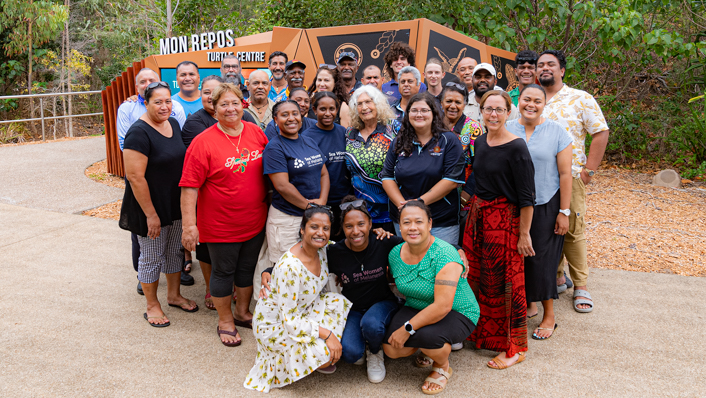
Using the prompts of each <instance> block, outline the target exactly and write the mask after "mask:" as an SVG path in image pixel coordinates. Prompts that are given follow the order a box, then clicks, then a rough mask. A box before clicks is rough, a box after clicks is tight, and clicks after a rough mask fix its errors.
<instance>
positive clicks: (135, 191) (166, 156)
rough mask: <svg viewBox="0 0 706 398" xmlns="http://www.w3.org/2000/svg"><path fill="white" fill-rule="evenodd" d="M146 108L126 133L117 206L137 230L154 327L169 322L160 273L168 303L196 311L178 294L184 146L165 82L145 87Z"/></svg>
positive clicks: (123, 218)
mask: <svg viewBox="0 0 706 398" xmlns="http://www.w3.org/2000/svg"><path fill="white" fill-rule="evenodd" d="M145 106H146V107H147V112H145V114H144V115H142V117H140V119H139V120H138V121H136V122H135V123H133V125H132V126H131V127H130V129H129V130H128V132H127V134H126V135H125V147H124V150H123V159H124V163H125V174H126V176H127V180H128V184H126V186H125V196H124V197H123V204H122V208H121V210H120V223H119V225H120V228H123V229H127V230H129V231H130V232H132V233H134V234H136V235H138V237H137V240H138V242H139V244H140V258H139V263H138V271H137V278H138V279H139V281H140V282H141V283H142V290H143V291H144V292H145V298H146V299H147V312H145V313H144V318H145V320H147V322H149V324H150V325H152V326H154V327H166V326H169V325H170V323H169V319H167V317H166V315H164V312H163V311H162V307H161V305H160V303H159V300H157V286H158V285H159V275H160V273H164V274H166V277H167V302H168V303H169V306H171V307H177V308H180V309H182V310H184V311H186V312H195V311H198V309H199V307H198V306H197V305H196V303H195V302H194V301H193V300H187V299H186V298H184V297H183V296H182V295H181V293H180V290H179V288H180V282H179V279H180V274H181V269H182V266H183V262H184V251H183V248H182V246H181V208H180V204H179V200H180V196H181V189H180V188H179V180H180V179H181V170H182V167H183V165H184V155H185V154H186V146H184V142H183V141H182V138H181V129H180V128H179V123H178V122H177V121H176V119H174V118H171V117H169V115H170V114H171V113H172V98H171V91H170V89H169V85H168V84H167V83H165V82H155V83H152V84H150V85H149V86H147V89H145Z"/></svg>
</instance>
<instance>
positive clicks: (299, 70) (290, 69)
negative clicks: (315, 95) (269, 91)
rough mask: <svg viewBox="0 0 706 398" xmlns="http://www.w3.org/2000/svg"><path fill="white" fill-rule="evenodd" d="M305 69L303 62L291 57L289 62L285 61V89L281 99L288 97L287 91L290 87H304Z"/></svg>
mask: <svg viewBox="0 0 706 398" xmlns="http://www.w3.org/2000/svg"><path fill="white" fill-rule="evenodd" d="M305 69H306V65H304V63H303V62H301V61H297V60H296V59H293V60H291V61H289V62H287V65H286V66H285V67H284V78H285V79H286V80H287V91H286V93H285V95H284V97H283V98H282V101H285V100H287V99H288V98H289V92H290V90H292V89H295V88H297V87H304V89H306V87H305V86H304V70H305Z"/></svg>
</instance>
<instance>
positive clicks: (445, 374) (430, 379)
mask: <svg viewBox="0 0 706 398" xmlns="http://www.w3.org/2000/svg"><path fill="white" fill-rule="evenodd" d="M431 370H432V371H433V372H436V373H438V374H440V375H441V376H442V377H431V376H429V377H427V378H426V379H424V381H428V382H429V383H434V384H436V385H437V386H440V387H441V388H439V389H437V390H434V391H430V390H425V389H423V388H422V389H421V390H422V392H423V393H424V394H426V395H436V394H439V393H441V392H443V391H444V390H445V389H446V386H447V385H448V384H449V379H451V375H453V373H454V370H453V369H451V366H449V370H448V372H447V371H445V370H444V369H441V368H431ZM444 379H446V382H445V383H444V384H441V383H442V382H444ZM422 385H423V384H422Z"/></svg>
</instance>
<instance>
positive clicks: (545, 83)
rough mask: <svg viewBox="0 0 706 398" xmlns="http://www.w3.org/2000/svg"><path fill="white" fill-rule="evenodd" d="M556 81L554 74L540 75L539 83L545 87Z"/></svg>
mask: <svg viewBox="0 0 706 398" xmlns="http://www.w3.org/2000/svg"><path fill="white" fill-rule="evenodd" d="M554 83H555V80H554V75H551V77H541V76H540V77H539V84H541V85H542V86H543V87H549V86H553V85H554Z"/></svg>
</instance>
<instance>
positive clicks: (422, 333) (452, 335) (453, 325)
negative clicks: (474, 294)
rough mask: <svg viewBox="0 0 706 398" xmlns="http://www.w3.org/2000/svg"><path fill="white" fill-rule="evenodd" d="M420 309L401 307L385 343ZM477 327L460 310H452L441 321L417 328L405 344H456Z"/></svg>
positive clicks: (429, 347) (410, 345) (436, 346)
mask: <svg viewBox="0 0 706 398" xmlns="http://www.w3.org/2000/svg"><path fill="white" fill-rule="evenodd" d="M419 311H420V310H416V309H414V308H412V307H408V306H404V307H402V308H400V310H399V311H397V313H396V314H395V316H394V317H393V318H392V322H390V327H388V328H387V333H386V334H385V343H387V344H389V343H388V341H389V339H390V335H392V333H394V332H395V331H396V330H397V329H399V328H401V327H402V326H404V324H405V322H407V321H409V320H410V319H412V318H414V316H415V315H417V314H418V313H419ZM475 328H476V325H474V324H473V322H471V320H470V319H468V318H466V317H465V316H464V315H462V314H461V313H460V312H456V311H453V310H452V311H451V312H449V313H448V314H447V315H446V316H445V317H444V319H442V320H440V321H439V322H437V323H434V324H431V325H427V326H424V327H422V328H419V329H417V330H416V333H414V335H412V336H409V339H408V340H407V342H406V343H405V344H404V346H405V347H414V348H427V349H437V348H442V347H443V346H444V344H446V343H449V344H456V343H461V342H463V341H464V340H466V337H468V336H470V335H471V333H473V330H474V329H475Z"/></svg>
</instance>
